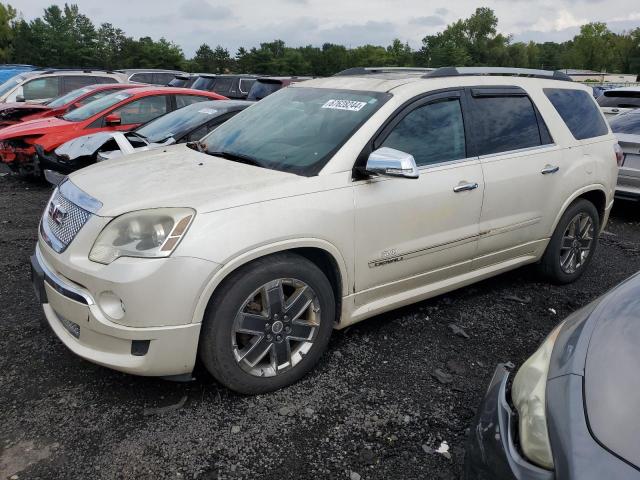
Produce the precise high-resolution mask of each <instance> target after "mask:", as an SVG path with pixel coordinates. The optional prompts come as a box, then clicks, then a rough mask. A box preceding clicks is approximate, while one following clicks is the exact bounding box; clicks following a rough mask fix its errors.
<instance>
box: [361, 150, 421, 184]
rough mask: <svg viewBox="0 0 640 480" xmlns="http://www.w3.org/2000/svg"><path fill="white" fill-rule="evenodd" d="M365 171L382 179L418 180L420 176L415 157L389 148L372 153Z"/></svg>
mask: <svg viewBox="0 0 640 480" xmlns="http://www.w3.org/2000/svg"><path fill="white" fill-rule="evenodd" d="M365 170H366V172H367V173H369V174H371V175H380V176H382V177H400V178H418V177H419V176H420V171H419V170H418V166H417V165H416V161H415V159H414V158H413V155H411V154H410V153H406V152H402V151H400V150H396V149H395V148H388V147H382V148H379V149H378V150H375V151H374V152H371V155H369V158H368V159H367V166H366V168H365Z"/></svg>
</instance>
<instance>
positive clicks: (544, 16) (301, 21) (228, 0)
mask: <svg viewBox="0 0 640 480" xmlns="http://www.w3.org/2000/svg"><path fill="white" fill-rule="evenodd" d="M9 3H11V4H13V5H14V6H15V7H16V8H17V9H18V10H19V11H20V12H22V14H23V16H24V18H25V19H32V18H35V17H37V16H40V15H41V14H42V10H43V8H45V7H46V6H48V5H51V4H52V3H58V4H60V5H62V4H63V3H64V2H59V1H57V0H20V1H16V0H13V1H11V0H9ZM69 3H77V4H78V5H79V7H80V10H81V11H82V12H83V13H84V14H86V15H88V16H89V17H90V18H91V19H92V20H93V21H94V23H96V24H98V23H102V22H111V23H112V24H114V25H116V26H118V27H120V28H122V29H123V30H124V31H125V32H126V33H127V34H128V35H132V36H134V37H140V36H151V37H153V38H156V39H157V38H160V37H162V36H164V37H166V38H167V39H169V40H173V41H174V42H176V43H177V44H179V45H180V46H181V47H182V48H183V50H184V51H185V53H186V54H187V55H188V56H191V55H192V54H193V53H194V52H195V50H196V49H197V47H198V46H199V45H200V44H202V43H208V44H210V45H211V46H215V45H218V44H220V45H222V46H224V47H226V48H228V49H229V50H230V51H231V52H232V53H235V51H236V49H237V48H238V47H239V46H245V47H252V46H256V45H258V44H259V43H260V42H261V41H270V40H273V39H276V38H280V39H282V40H284V41H285V42H286V43H287V44H288V45H291V46H299V45H308V44H313V45H321V44H322V43H324V42H333V43H341V44H344V45H349V46H357V45H362V44H366V43H372V44H376V45H388V44H389V43H390V42H391V40H392V39H393V38H400V39H401V40H402V41H408V42H409V44H410V45H411V46H413V47H418V46H419V45H420V43H421V39H422V38H423V37H424V36H425V35H427V34H431V33H435V32H437V31H440V30H442V29H443V28H444V27H446V25H447V24H449V23H451V22H453V21H455V20H457V19H458V18H466V17H468V16H469V15H471V14H472V13H473V11H474V10H475V9H476V7H478V6H488V7H491V8H493V9H494V11H495V12H496V14H497V16H498V18H499V20H500V24H499V30H500V31H501V32H503V33H510V34H512V35H513V36H514V39H515V40H524V41H527V40H535V41H545V40H550V41H563V40H567V39H570V38H572V37H573V35H575V33H576V32H577V30H578V27H579V25H581V24H583V23H586V22H589V21H604V22H607V23H608V24H609V26H610V28H611V29H612V30H614V31H620V30H626V29H630V28H634V27H637V26H640V2H638V0H494V1H487V0H485V1H481V0H479V1H472V0H458V1H451V0H431V1H424V0H422V1H420V0H262V1H259V2H258V1H255V0H172V1H161V0H109V1H108V2H107V1H105V0H69Z"/></svg>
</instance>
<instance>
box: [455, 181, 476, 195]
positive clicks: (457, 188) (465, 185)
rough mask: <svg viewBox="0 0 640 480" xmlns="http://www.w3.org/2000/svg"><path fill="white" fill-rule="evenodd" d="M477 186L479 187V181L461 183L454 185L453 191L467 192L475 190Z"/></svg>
mask: <svg viewBox="0 0 640 480" xmlns="http://www.w3.org/2000/svg"><path fill="white" fill-rule="evenodd" d="M476 188H478V183H477V182H473V183H460V184H459V185H457V186H455V187H453V191H454V192H456V193H460V192H467V191H469V190H475V189H476Z"/></svg>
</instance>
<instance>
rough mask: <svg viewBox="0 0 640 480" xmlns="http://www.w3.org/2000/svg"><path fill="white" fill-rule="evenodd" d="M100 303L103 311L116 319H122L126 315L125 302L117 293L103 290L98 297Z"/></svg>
mask: <svg viewBox="0 0 640 480" xmlns="http://www.w3.org/2000/svg"><path fill="white" fill-rule="evenodd" d="M98 304H99V305H100V308H101V309H102V311H103V312H104V313H106V314H107V316H109V317H111V318H113V319H114V320H122V318H123V317H124V313H125V309H124V303H123V302H122V300H121V299H120V297H118V296H117V295H116V294H115V293H113V292H102V293H101V294H100V296H99V297H98Z"/></svg>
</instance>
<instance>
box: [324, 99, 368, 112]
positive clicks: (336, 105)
mask: <svg viewBox="0 0 640 480" xmlns="http://www.w3.org/2000/svg"><path fill="white" fill-rule="evenodd" d="M366 105H367V102H357V101H355V100H329V101H327V103H325V104H324V105H323V106H322V108H330V109H332V110H348V111H350V112H359V111H360V110H362V109H363V108H364V107H365V106H366Z"/></svg>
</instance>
